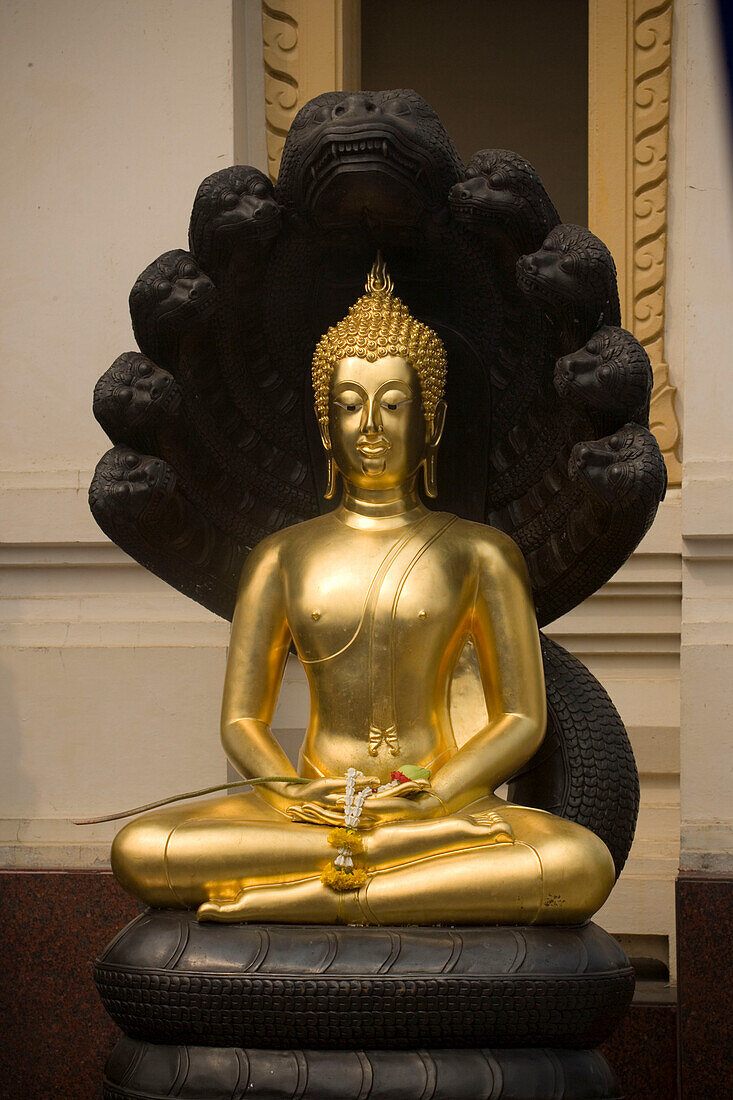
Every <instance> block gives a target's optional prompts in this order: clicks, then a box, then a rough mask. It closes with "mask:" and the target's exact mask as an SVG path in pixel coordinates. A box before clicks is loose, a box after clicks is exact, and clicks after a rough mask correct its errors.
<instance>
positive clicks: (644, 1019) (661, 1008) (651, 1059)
mask: <svg viewBox="0 0 733 1100" xmlns="http://www.w3.org/2000/svg"><path fill="white" fill-rule="evenodd" d="M601 1050H602V1051H603V1053H604V1054H605V1056H606V1058H608V1061H609V1062H610V1063H611V1065H612V1066H613V1068H614V1070H615V1072H616V1076H617V1077H618V1079H619V1081H620V1083H621V1087H622V1089H623V1090H624V1096H625V1097H626V1100H677V1006H676V1005H675V1004H639V1003H638V1002H635V1003H634V1004H632V1006H631V1008H630V1009H629V1012H628V1014H627V1016H626V1019H625V1020H624V1021H623V1022H622V1023H621V1025H620V1027H619V1028H618V1029H617V1031H616V1032H615V1033H614V1034H613V1035H612V1036H611V1038H610V1039H609V1040H608V1042H606V1043H604V1044H603V1046H602V1047H601Z"/></svg>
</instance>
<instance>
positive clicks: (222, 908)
mask: <svg viewBox="0 0 733 1100" xmlns="http://www.w3.org/2000/svg"><path fill="white" fill-rule="evenodd" d="M246 895H247V890H241V891H240V892H239V893H238V894H237V896H236V898H234V900H233V901H205V902H204V903H203V904H202V905H199V907H198V909H197V910H196V920H198V921H205V920H217V921H243V920H244V919H245V902H246V900H247V899H246Z"/></svg>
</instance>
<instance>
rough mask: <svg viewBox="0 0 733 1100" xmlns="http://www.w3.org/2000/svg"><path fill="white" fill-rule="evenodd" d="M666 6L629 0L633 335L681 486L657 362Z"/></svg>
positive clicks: (668, 393)
mask: <svg viewBox="0 0 733 1100" xmlns="http://www.w3.org/2000/svg"><path fill="white" fill-rule="evenodd" d="M671 75H672V0H666V2H665V3H659V2H658V0H636V3H635V5H634V22H633V99H632V103H631V108H632V112H633V113H632V132H633V155H632V172H633V209H632V212H631V215H632V226H633V265H632V269H631V270H632V302H633V323H632V327H633V332H634V335H635V336H636V337H637V338H638V339H639V340H640V341H641V343H642V344H643V345H644V347H645V348H646V351H647V354H648V355H649V358H650V359H651V362H652V367H653V368H654V390H653V392H652V407H651V413H650V426H651V429H652V431H653V432H654V434H655V436H656V437H657V440H658V442H659V445H660V447H661V449H662V453H663V454H664V458H665V461H666V463H667V471H668V474H669V479H670V482H671V483H672V484H679V482H680V475H681V469H680V462H679V456H678V454H677V445H678V442H679V435H680V430H679V423H678V420H677V414H676V411H675V407H674V394H675V387H674V386H672V385H671V383H670V381H669V366H668V364H667V362H666V360H665V358H664V307H665V281H666V266H667V183H668V175H669V162H668V148H669V102H670V85H671Z"/></svg>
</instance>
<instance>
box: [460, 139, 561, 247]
mask: <svg viewBox="0 0 733 1100" xmlns="http://www.w3.org/2000/svg"><path fill="white" fill-rule="evenodd" d="M448 202H449V204H450V208H451V213H452V215H453V217H454V219H455V220H456V221H457V222H458V223H459V224H463V225H466V226H468V227H469V228H470V229H471V230H472V231H473V232H475V233H478V234H479V235H480V236H481V237H482V238H483V239H485V240H487V242H490V243H494V242H495V241H498V242H499V244H501V243H502V242H503V240H504V239H505V238H509V239H510V240H511V241H512V243H513V245H514V246H515V248H516V249H517V250H518V251H519V252H531V251H532V250H533V249H535V248H536V247H537V245H538V244H539V242H540V241H541V240H543V239H544V238H545V237H546V236H547V234H548V233H549V232H550V230H551V229H552V227H553V226H555V225H557V223H558V222H559V221H560V218H559V217H558V213H557V211H556V210H555V207H554V205H553V203H552V200H551V199H550V196H549V195H548V194H547V192H546V191H545V188H544V187H543V185H542V181H541V180H540V177H539V176H538V175H537V173H536V172H535V170H534V168H533V167H532V165H531V164H530V163H529V161H527V160H525V159H524V157H521V156H519V154H518V153H513V152H512V151H511V150H510V149H483V150H482V151H481V152H480V153H475V154H474V155H473V157H471V160H470V162H469V164H468V167H467V168H466V178H465V180H463V181H462V182H461V183H457V184H455V185H454V186H453V188H452V189H451V192H450V194H449V196H448Z"/></svg>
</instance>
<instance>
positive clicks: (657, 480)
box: [568, 423, 667, 524]
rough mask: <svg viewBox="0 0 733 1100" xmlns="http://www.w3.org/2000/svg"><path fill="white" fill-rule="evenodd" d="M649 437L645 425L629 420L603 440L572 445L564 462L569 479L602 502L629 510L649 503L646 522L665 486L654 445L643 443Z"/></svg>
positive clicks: (662, 468) (665, 475)
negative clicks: (637, 505) (566, 464)
mask: <svg viewBox="0 0 733 1100" xmlns="http://www.w3.org/2000/svg"><path fill="white" fill-rule="evenodd" d="M650 438H651V436H650V433H649V431H648V430H647V429H646V428H643V427H642V426H641V425H639V424H633V423H629V424H625V425H624V426H623V427H622V428H619V429H618V430H617V431H615V432H614V433H613V435H610V436H606V437H605V438H604V439H596V440H589V441H588V442H585V443H578V444H576V446H575V447H574V448H573V450H572V452H571V454H570V461H569V464H568V469H569V473H570V477H571V479H572V480H573V481H575V482H577V483H579V484H582V485H583V487H584V489H585V492H586V493H587V494H588V495H589V496H590V497H593V498H595V499H596V500H597V501H598V502H600V503H602V504H605V505H612V506H613V507H616V508H620V509H630V510H633V509H634V505H635V504H638V502H639V501H643V502H644V503H645V505H647V506H649V505H651V506H652V509H651V516H650V518H649V521H648V522H649V524H650V523H651V521H652V519H653V518H654V511H653V507H654V506H655V505H656V504H657V503H658V502H659V501H660V500H662V498H663V497H664V492H665V489H666V486H667V471H666V467H665V464H664V459H663V458H662V455H661V452H660V450H659V448H658V447H656V446H651V447H650V446H648V445H647V444H648V441H649V440H650ZM648 510H649V509H648V508H647V511H648ZM641 512H642V514H644V509H641Z"/></svg>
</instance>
